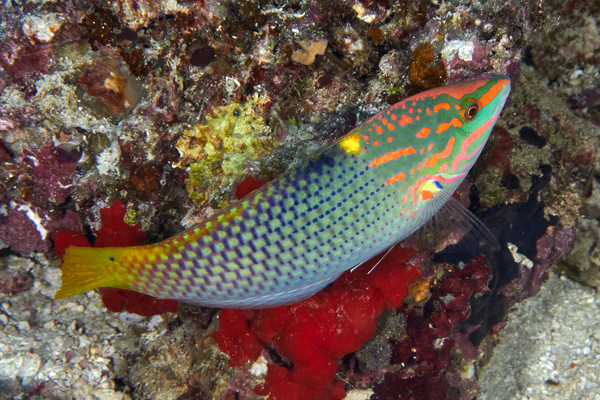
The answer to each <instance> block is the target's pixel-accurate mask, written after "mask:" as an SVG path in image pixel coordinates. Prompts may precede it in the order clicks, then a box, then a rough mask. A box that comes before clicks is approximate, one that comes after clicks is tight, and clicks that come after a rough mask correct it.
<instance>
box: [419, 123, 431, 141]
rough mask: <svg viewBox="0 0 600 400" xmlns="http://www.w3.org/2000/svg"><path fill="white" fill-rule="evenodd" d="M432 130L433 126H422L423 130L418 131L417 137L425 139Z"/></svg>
mask: <svg viewBox="0 0 600 400" xmlns="http://www.w3.org/2000/svg"><path fill="white" fill-rule="evenodd" d="M430 132H431V128H430V127H428V126H424V127H422V128H421V130H420V131H419V132H417V135H416V136H417V138H419V139H425V138H426V137H427V136H428V135H429V133H430Z"/></svg>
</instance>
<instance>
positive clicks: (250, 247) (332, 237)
mask: <svg viewBox="0 0 600 400" xmlns="http://www.w3.org/2000/svg"><path fill="white" fill-rule="evenodd" d="M510 88H511V81H510V78H508V77H507V76H492V77H486V78H481V79H474V80H467V81H463V82H459V83H455V84H451V85H448V86H443V87H439V88H435V89H431V90H427V91H425V92H422V93H419V94H417V95H414V96H412V97H408V98H407V99H405V100H402V101H400V102H399V103H396V104H394V105H392V106H391V107H389V108H387V109H385V110H383V111H381V112H379V113H377V114H375V115H374V116H372V117H370V118H369V119H368V120H367V121H365V122H364V123H363V124H362V125H360V126H358V127H356V128H355V129H353V130H352V131H350V132H349V133H347V134H346V135H344V136H342V137H340V138H339V139H338V140H336V141H335V143H333V144H332V145H331V146H329V147H328V148H326V149H325V150H323V151H322V152H321V153H319V154H318V155H316V156H315V157H313V158H311V159H309V160H308V161H306V162H305V163H303V164H302V165H300V166H299V167H297V168H295V169H292V170H291V171H289V172H287V173H286V174H283V175H282V176H281V177H279V178H278V179H276V180H274V181H272V182H270V183H268V184H266V185H265V186H263V187H261V188H260V189H257V190H255V191H254V192H251V193H249V194H248V195H247V196H246V197H244V198H242V199H241V200H239V201H237V202H236V203H234V204H232V205H231V206H230V207H228V208H226V209H224V210H222V211H221V212H219V213H218V214H216V215H214V216H213V217H211V218H210V219H208V220H207V221H205V222H203V223H201V224H199V225H196V226H193V227H191V228H189V229H187V230H185V231H183V232H181V233H179V234H177V235H175V236H173V237H171V238H169V239H166V240H164V241H161V242H158V243H155V244H150V245H143V246H131V247H105V248H88V247H85V248H84V247H75V246H71V247H68V248H67V249H66V252H65V256H64V262H63V264H62V277H61V280H62V285H61V287H60V289H59V290H58V292H57V293H56V295H55V299H61V298H65V297H69V296H73V295H75V294H79V293H83V292H86V291H89V290H92V289H96V288H98V287H112V288H119V289H128V290H133V291H137V292H141V293H144V294H147V295H150V296H154V297H156V298H160V299H175V300H179V301H181V302H185V303H191V304H196V305H201V306H205V307H219V308H240V309H244V308H268V307H276V306H280V305H285V304H291V303H296V302H299V301H301V300H304V299H306V298H308V297H310V296H311V295H313V294H314V293H316V292H318V291H320V290H321V289H323V288H324V287H326V286H327V285H329V284H330V283H331V282H333V281H334V280H335V279H336V278H337V277H339V276H340V275H341V274H342V273H343V272H345V271H347V270H349V269H351V268H353V267H355V266H357V265H360V264H362V263H363V262H364V261H365V260H368V259H370V258H372V257H373V256H375V255H377V254H379V253H382V252H383V251H385V250H386V249H389V248H390V247H392V246H394V245H396V244H397V243H399V242H401V241H402V240H403V239H405V238H407V237H409V236H410V235H411V234H413V233H415V232H416V231H418V230H419V228H421V227H422V226H424V225H425V224H426V223H427V222H428V221H429V220H431V218H432V217H433V216H434V215H435V214H436V213H437V212H438V211H439V210H440V209H441V208H442V207H443V206H444V204H446V203H447V202H449V200H450V199H451V198H452V197H451V195H452V193H454V191H455V190H456V189H457V188H458V186H459V185H460V183H461V182H462V181H463V180H464V179H465V177H466V175H467V173H468V172H469V170H470V169H471V167H472V166H473V165H474V164H475V162H476V161H477V158H478V157H479V155H480V154H481V152H482V150H483V148H484V146H485V144H486V142H487V140H488V138H489V136H490V133H491V131H492V128H493V127H494V125H495V123H496V121H497V119H498V117H499V115H500V112H501V111H502V109H503V107H504V104H505V102H506V99H507V97H508V95H509V93H510ZM465 210H466V209H465ZM472 217H473V218H475V217H474V216H472ZM467 219H469V218H467Z"/></svg>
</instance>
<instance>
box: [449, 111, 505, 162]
mask: <svg viewBox="0 0 600 400" xmlns="http://www.w3.org/2000/svg"><path fill="white" fill-rule="evenodd" d="M498 115H500V112H498V113H497V114H496V115H493V116H492V117H491V118H490V119H488V120H487V121H485V124H483V125H481V126H480V127H479V128H477V129H475V130H474V131H473V132H471V134H470V135H469V136H467V138H465V140H463V142H462V145H461V146H460V147H461V150H460V153H459V154H458V155H457V156H456V157H455V158H454V161H453V162H452V172H456V170H457V169H458V165H459V164H460V162H461V161H463V160H466V159H469V158H471V157H472V153H471V154H467V150H468V149H469V146H470V145H471V144H472V143H473V142H474V141H476V140H477V139H479V137H481V136H482V135H484V134H485V132H486V131H487V129H488V128H489V127H490V126H492V125H494V124H495V123H496V119H498Z"/></svg>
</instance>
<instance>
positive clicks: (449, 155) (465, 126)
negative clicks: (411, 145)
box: [405, 76, 511, 205]
mask: <svg viewBox="0 0 600 400" xmlns="http://www.w3.org/2000/svg"><path fill="white" fill-rule="evenodd" d="M510 87H511V82H510V78H508V77H507V76H496V77H492V78H486V79H476V80H470V81H465V82H460V83H456V84H453V85H449V86H445V87H441V88H437V89H433V90H431V91H427V92H423V93H421V94H419V95H417V96H414V97H413V98H409V99H407V100H405V102H408V103H409V104H412V103H413V102H414V103H416V106H415V107H419V108H420V109H425V110H430V114H431V115H430V119H429V120H428V121H427V127H428V129H429V130H430V134H429V135H428V137H427V138H426V142H427V147H426V148H427V149H431V150H430V151H426V152H425V154H424V155H423V158H422V160H421V162H422V169H421V173H422V174H421V176H420V177H415V178H416V179H415V182H414V186H413V187H414V191H413V193H412V197H413V198H412V200H413V203H414V205H417V203H420V204H422V203H427V202H429V201H430V200H432V199H434V198H436V196H437V195H439V194H442V193H446V194H448V193H449V194H452V193H453V192H454V191H455V190H456V189H457V188H458V186H459V185H460V183H461V182H462V181H463V180H464V178H465V177H466V175H467V173H468V172H469V170H470V169H471V167H472V166H473V165H474V164H475V162H476V161H477V159H478V158H479V156H480V155H481V152H482V150H483V148H484V147H485V144H486V143H487V141H488V139H489V137H490V133H491V132H492V129H493V127H494V125H495V124H496V121H497V120H498V117H499V115H500V112H501V111H502V108H503V107H504V104H505V102H506V99H507V97H508V94H509V93H510ZM411 99H412V100H411ZM424 144H425V142H423V143H420V144H419V145H418V146H415V147H417V148H418V147H421V148H423V147H424Z"/></svg>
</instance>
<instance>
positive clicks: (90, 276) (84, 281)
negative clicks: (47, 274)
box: [54, 246, 114, 299]
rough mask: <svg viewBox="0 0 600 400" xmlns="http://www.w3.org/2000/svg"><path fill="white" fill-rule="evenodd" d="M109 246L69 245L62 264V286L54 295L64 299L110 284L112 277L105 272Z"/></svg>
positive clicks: (56, 297)
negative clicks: (97, 247)
mask: <svg viewBox="0 0 600 400" xmlns="http://www.w3.org/2000/svg"><path fill="white" fill-rule="evenodd" d="M110 250H114V249H110V248H105V249H104V248H102V249H95V248H93V247H73V246H71V247H69V248H67V250H66V252H65V257H64V262H63V265H62V278H61V279H62V286H61V287H60V289H59V291H58V292H56V294H55V295H54V298H55V299H64V298H65V297H69V296H74V295H76V294H79V293H83V292H87V291H88V290H92V289H96V288H99V287H107V286H112V283H113V281H114V279H113V278H111V277H110V276H109V274H108V273H107V268H106V267H107V265H106V264H107V260H108V258H109V253H108V252H109V251H110Z"/></svg>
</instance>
